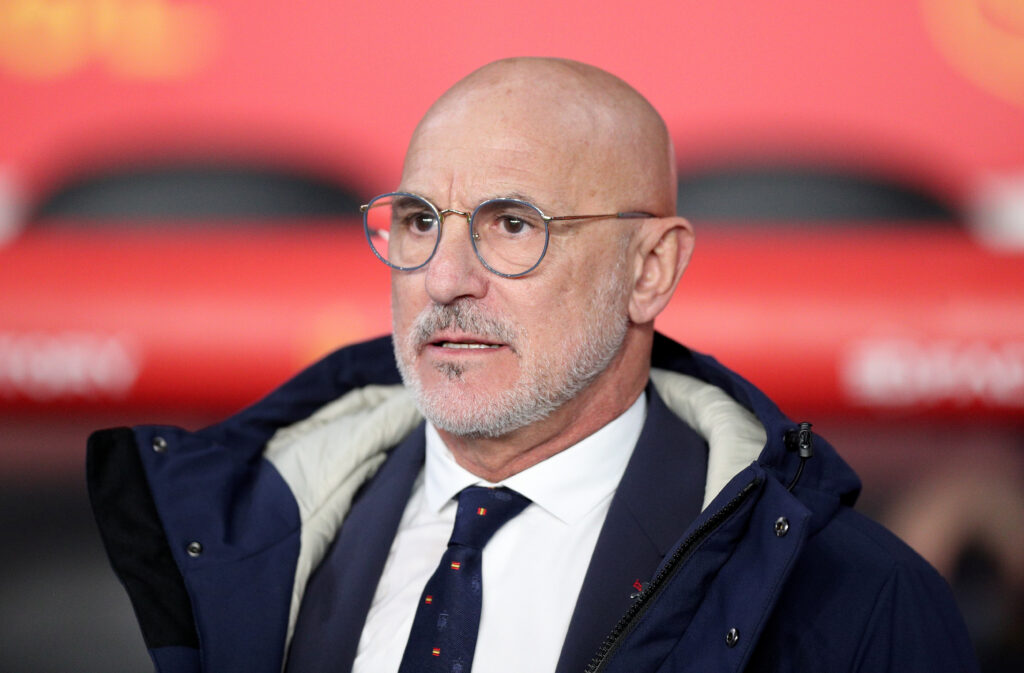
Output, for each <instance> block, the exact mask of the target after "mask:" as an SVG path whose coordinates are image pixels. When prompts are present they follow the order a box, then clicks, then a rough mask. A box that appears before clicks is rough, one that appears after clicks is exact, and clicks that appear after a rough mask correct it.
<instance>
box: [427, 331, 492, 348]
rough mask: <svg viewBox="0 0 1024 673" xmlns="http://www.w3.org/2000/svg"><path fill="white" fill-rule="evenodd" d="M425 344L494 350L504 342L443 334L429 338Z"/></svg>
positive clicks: (440, 346) (437, 346)
mask: <svg viewBox="0 0 1024 673" xmlns="http://www.w3.org/2000/svg"><path fill="white" fill-rule="evenodd" d="M425 345H426V346H432V347H434V348H442V349H445V350H464V351H465V350H496V349H499V348H503V347H504V346H505V344H503V343H500V342H497V341H494V340H492V339H488V338H486V337H479V336H471V335H468V334H467V335H463V334H445V335H438V336H435V337H433V338H431V339H430V340H429V341H428V342H427V343H426V344H425Z"/></svg>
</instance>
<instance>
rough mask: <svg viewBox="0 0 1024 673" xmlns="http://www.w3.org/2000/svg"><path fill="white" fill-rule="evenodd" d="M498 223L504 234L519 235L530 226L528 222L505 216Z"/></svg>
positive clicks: (512, 216)
mask: <svg viewBox="0 0 1024 673" xmlns="http://www.w3.org/2000/svg"><path fill="white" fill-rule="evenodd" d="M499 223H500V226H501V229H502V231H503V232H505V233H506V234H521V233H523V231H524V230H525V229H527V228H528V227H529V226H530V223H529V222H527V221H526V220H523V219H520V218H518V217H515V216H514V215H505V216H504V217H502V218H501V219H500V220H499Z"/></svg>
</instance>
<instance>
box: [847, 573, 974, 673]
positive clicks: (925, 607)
mask: <svg viewBox="0 0 1024 673" xmlns="http://www.w3.org/2000/svg"><path fill="white" fill-rule="evenodd" d="M860 643H861V644H860V648H859V651H858V654H857V657H856V659H855V661H854V665H853V666H852V669H851V670H853V671H857V672H863V673H868V672H871V673H877V672H880V671H892V672H893V673H895V672H896V671H899V672H900V673H912V672H917V671H919V672H920V673H926V672H931V671H957V672H960V671H964V672H967V673H974V672H976V671H977V670H978V663H977V658H976V656H975V654H974V649H973V647H972V645H971V642H970V638H969V637H968V635H967V628H966V626H965V625H964V622H963V618H962V617H961V616H960V613H959V611H958V610H957V609H956V604H955V603H954V601H953V596H952V592H950V590H949V586H948V585H947V584H946V581H945V580H944V579H943V578H942V577H941V576H940V575H939V574H938V573H937V572H936V571H935V570H934V569H932V568H931V567H930V566H927V565H926V564H924V563H923V562H922V563H921V564H914V565H913V566H908V565H906V564H902V563H899V564H897V565H896V566H895V567H894V570H893V573H892V574H891V575H890V577H889V579H888V581H887V582H886V583H885V584H884V585H883V587H882V589H881V591H880V592H879V594H878V597H877V600H876V601H875V605H874V609H873V610H872V613H871V618H870V619H869V621H868V623H867V624H866V626H865V630H864V633H863V636H862V637H861V639H860Z"/></svg>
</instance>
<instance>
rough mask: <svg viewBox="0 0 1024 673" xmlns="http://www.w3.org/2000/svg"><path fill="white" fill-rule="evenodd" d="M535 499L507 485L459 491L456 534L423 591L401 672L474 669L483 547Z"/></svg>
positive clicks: (466, 672) (444, 672)
mask: <svg viewBox="0 0 1024 673" xmlns="http://www.w3.org/2000/svg"><path fill="white" fill-rule="evenodd" d="M529 504H530V500H529V499H528V498H525V497H523V496H521V495H519V494H518V493H516V492H515V491H513V490H511V489H507V488H483V487H481V486H470V487H469V488H466V489H463V490H462V491H461V492H460V493H459V509H458V512H457V513H456V514H455V527H454V529H453V530H452V537H451V539H450V540H448V549H447V550H445V552H444V555H443V556H441V564H440V565H439V566H438V567H437V570H435V571H434V574H433V575H432V576H431V578H430V580H429V581H428V582H427V586H426V588H425V589H424V590H423V595H422V596H421V597H420V604H419V606H418V607H417V608H416V617H415V619H413V622H412V631H411V632H410V633H409V642H408V643H407V644H406V646H405V654H404V655H403V656H402V665H401V666H399V668H398V672H399V673H469V671H470V670H471V668H472V666H473V652H474V651H475V650H476V635H477V631H478V630H479V628H480V600H481V596H482V593H483V581H482V579H481V574H480V573H481V568H482V560H483V548H484V546H485V545H486V544H487V542H488V540H490V539H491V536H492V535H494V534H495V533H496V532H497V531H498V529H499V528H501V527H502V526H503V525H505V523H507V522H508V521H510V520H511V519H512V518H513V517H514V516H516V515H517V514H519V513H520V512H522V511H523V510H524V509H525V508H526V506H527V505H529Z"/></svg>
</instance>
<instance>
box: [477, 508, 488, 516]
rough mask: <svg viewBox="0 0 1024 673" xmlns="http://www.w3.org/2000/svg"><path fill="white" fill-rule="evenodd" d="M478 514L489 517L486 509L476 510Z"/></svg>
mask: <svg viewBox="0 0 1024 673" xmlns="http://www.w3.org/2000/svg"><path fill="white" fill-rule="evenodd" d="M476 513H477V514H479V515H480V516H487V508H486V507H477V508H476Z"/></svg>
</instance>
